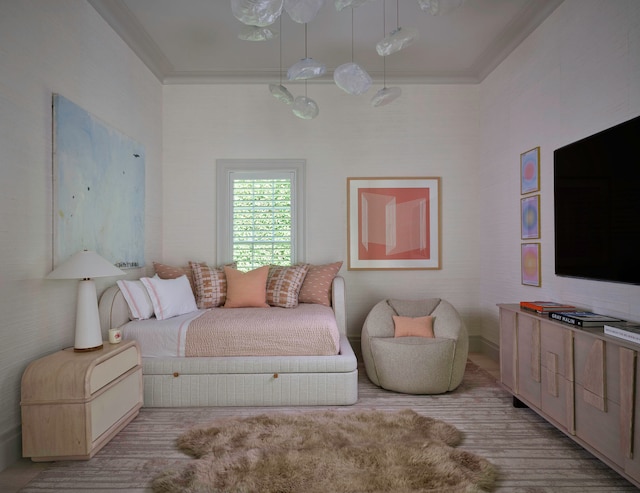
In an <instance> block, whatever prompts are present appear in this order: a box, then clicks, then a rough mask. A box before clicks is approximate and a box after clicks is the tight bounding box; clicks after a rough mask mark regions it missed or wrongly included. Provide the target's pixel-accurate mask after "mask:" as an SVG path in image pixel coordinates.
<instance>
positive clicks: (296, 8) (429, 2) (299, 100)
mask: <svg viewBox="0 0 640 493" xmlns="http://www.w3.org/2000/svg"><path fill="white" fill-rule="evenodd" d="M326 1H327V0H231V10H232V12H233V15H234V17H235V18H236V19H238V20H239V21H240V22H241V23H242V24H243V26H242V28H241V30H240V33H239V34H238V37H239V38H240V39H243V40H247V41H268V40H271V39H274V38H277V37H280V32H279V31H278V30H277V29H275V28H274V27H273V26H274V24H275V23H276V21H278V20H279V21H280V30H282V15H283V11H284V12H285V13H286V14H288V15H289V17H291V19H292V20H293V21H295V22H297V23H300V24H304V25H305V31H304V35H305V42H304V51H305V54H304V58H302V59H301V60H300V61H298V62H297V63H295V64H294V65H292V66H291V67H290V68H289V69H288V70H287V80H289V81H299V80H302V81H304V83H305V94H304V96H297V97H295V98H294V97H293V95H292V94H291V92H290V91H289V90H288V89H287V88H286V87H285V86H284V85H283V84H282V75H280V81H279V84H269V91H270V92H271V94H272V96H273V97H275V98H276V99H278V100H279V101H281V102H282V103H284V104H288V105H291V106H292V112H293V114H294V115H296V116H297V117H298V118H302V119H305V120H309V119H312V118H315V117H316V116H317V115H318V113H319V108H318V104H317V103H316V102H315V101H314V100H313V99H311V98H309V97H308V95H307V80H309V79H313V78H316V77H320V76H322V75H324V74H325V73H326V70H327V68H326V66H325V65H324V64H323V63H321V62H319V61H316V60H314V59H313V58H310V57H309V56H308V55H307V25H308V24H309V23H310V22H311V21H312V20H313V19H314V18H315V16H316V14H317V13H318V11H319V10H320V8H321V7H322V6H323V5H324V3H326ZM372 1H375V0H334V6H335V8H336V10H337V11H338V12H341V11H343V10H345V9H349V8H350V9H351V62H348V63H344V64H342V65H340V66H339V67H337V68H336V69H335V70H334V73H333V80H334V82H335V84H336V85H337V86H338V87H339V88H340V89H342V90H343V91H345V92H346V93H348V94H351V95H355V96H359V95H362V94H364V93H366V92H367V91H368V90H369V88H370V87H371V85H372V84H373V81H372V79H371V76H370V75H369V74H368V73H367V71H366V70H365V69H364V68H363V67H361V66H360V65H358V64H357V63H355V62H354V53H353V44H354V41H353V37H354V34H353V33H354V29H353V16H354V10H355V9H356V8H357V7H359V6H361V5H363V4H365V3H367V2H372ZM385 2H386V0H383V36H384V37H383V39H381V40H380V41H379V42H378V43H377V44H376V51H377V53H378V55H380V56H381V57H383V87H382V89H380V90H379V91H377V92H376V94H375V95H374V96H373V97H372V98H371V106H373V107H374V108H375V107H378V106H383V105H385V104H388V103H390V102H392V101H394V100H395V99H397V98H398V97H399V96H400V95H401V93H402V91H401V89H400V88H399V87H390V88H388V87H387V86H386V57H387V56H389V55H392V54H393V53H397V52H398V51H400V50H402V49H404V48H406V47H408V46H410V45H411V44H412V43H413V42H414V41H415V40H416V39H417V38H418V31H417V30H416V29H414V28H404V27H400V26H399V25H396V28H395V29H394V30H393V31H392V32H391V33H389V34H387V27H386V16H385V14H386V8H385ZM398 2H399V0H396V10H397V9H398ZM417 2H418V5H419V7H420V9H421V10H422V11H424V12H426V13H427V14H429V15H445V14H448V13H451V12H452V11H454V10H456V9H457V8H458V7H460V6H461V5H462V4H463V3H464V2H465V0H417ZM397 19H398V15H397V13H396V21H397ZM280 74H282V41H280Z"/></svg>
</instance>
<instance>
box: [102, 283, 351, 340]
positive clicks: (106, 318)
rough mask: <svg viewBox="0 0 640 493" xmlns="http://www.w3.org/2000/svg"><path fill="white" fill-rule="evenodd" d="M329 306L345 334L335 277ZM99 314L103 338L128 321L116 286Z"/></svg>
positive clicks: (108, 292) (105, 297)
mask: <svg viewBox="0 0 640 493" xmlns="http://www.w3.org/2000/svg"><path fill="white" fill-rule="evenodd" d="M331 304H332V307H333V312H334V313H335V315H336V322H337V324H338V329H339V330H340V333H341V334H344V335H346V333H347V319H346V302H345V290H344V278H343V277H341V276H336V277H335V278H334V279H333V284H332V286H331ZM98 310H99V312H100V327H101V328H102V333H103V337H105V338H106V337H107V331H108V330H109V329H111V328H114V327H120V326H121V325H123V324H125V323H127V322H128V321H129V307H128V306H127V302H126V301H125V299H124V296H122V293H121V292H120V289H119V288H118V286H117V285H113V286H111V287H109V288H107V289H106V290H105V292H104V293H102V296H101V297H100V303H99V304H98Z"/></svg>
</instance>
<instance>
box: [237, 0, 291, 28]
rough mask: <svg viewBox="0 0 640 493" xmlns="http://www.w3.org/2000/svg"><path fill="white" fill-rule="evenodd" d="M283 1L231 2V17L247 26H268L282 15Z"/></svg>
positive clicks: (247, 0) (241, 0) (244, 0)
mask: <svg viewBox="0 0 640 493" xmlns="http://www.w3.org/2000/svg"><path fill="white" fill-rule="evenodd" d="M282 7H283V0H231V12H233V16H234V17H235V18H236V19H238V20H239V21H240V22H242V23H243V24H246V25H247V26H258V27H264V26H270V25H271V24H273V23H274V22H275V21H276V20H278V17H280V14H282Z"/></svg>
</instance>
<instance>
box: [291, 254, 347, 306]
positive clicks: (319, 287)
mask: <svg viewBox="0 0 640 493" xmlns="http://www.w3.org/2000/svg"><path fill="white" fill-rule="evenodd" d="M340 267H342V261H340V262H334V263H333V264H325V265H310V266H309V271H308V272H307V275H306V277H305V278H304V282H303V283H302V287H301V288H300V293H299V294H298V301H299V302H300V303H316V304H318V305H325V306H331V283H332V282H333V278H334V277H336V276H337V275H338V271H339V270H340Z"/></svg>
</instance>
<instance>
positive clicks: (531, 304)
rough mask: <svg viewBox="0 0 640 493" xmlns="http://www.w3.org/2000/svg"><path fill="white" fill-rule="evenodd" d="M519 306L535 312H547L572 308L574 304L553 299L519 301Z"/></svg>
mask: <svg viewBox="0 0 640 493" xmlns="http://www.w3.org/2000/svg"><path fill="white" fill-rule="evenodd" d="M520 308H522V309H524V310H529V311H532V312H536V313H549V312H561V311H570V310H574V309H575V306H573V305H565V304H564V303H556V302H555V301H521V302H520Z"/></svg>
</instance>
